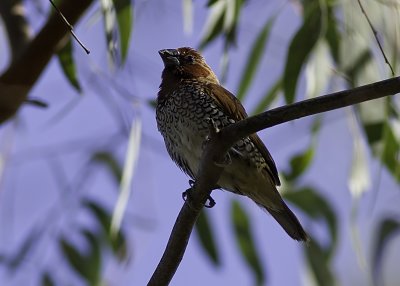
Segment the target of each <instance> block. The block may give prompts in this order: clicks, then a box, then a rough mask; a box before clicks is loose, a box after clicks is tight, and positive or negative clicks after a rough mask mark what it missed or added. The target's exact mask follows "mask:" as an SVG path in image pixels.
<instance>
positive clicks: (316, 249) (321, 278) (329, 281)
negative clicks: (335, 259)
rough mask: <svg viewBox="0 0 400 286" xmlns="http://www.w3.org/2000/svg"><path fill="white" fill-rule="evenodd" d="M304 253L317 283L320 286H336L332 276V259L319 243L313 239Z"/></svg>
mask: <svg viewBox="0 0 400 286" xmlns="http://www.w3.org/2000/svg"><path fill="white" fill-rule="evenodd" d="M303 249H304V252H305V255H306V258H307V261H308V263H309V266H310V269H311V271H312V273H313V274H314V278H315V281H316V283H317V285H319V286H330V285H336V283H335V279H334V276H333V274H332V270H331V266H330V259H329V256H328V255H327V254H326V252H325V251H324V249H323V248H322V247H321V246H320V245H319V243H318V241H316V240H315V239H311V240H310V242H309V244H308V245H307V246H305V247H304V248H303Z"/></svg>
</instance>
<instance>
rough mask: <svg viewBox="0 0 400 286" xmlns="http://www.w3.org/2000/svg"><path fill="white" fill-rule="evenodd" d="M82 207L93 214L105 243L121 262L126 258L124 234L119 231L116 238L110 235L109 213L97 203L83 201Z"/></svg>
mask: <svg viewBox="0 0 400 286" xmlns="http://www.w3.org/2000/svg"><path fill="white" fill-rule="evenodd" d="M83 205H84V206H85V207H86V208H87V209H88V210H89V211H90V212H91V213H92V214H93V216H94V217H95V218H96V220H97V221H98V223H99V224H100V226H101V227H102V231H103V234H104V237H105V238H106V239H107V243H108V244H109V246H110V247H111V249H112V251H113V253H114V254H115V255H116V256H117V258H118V259H119V260H120V261H122V260H124V259H126V258H127V241H126V238H125V234H124V232H123V231H122V230H120V231H119V232H118V234H117V236H116V237H114V236H113V235H111V232H110V227H111V213H110V212H109V211H107V210H106V209H105V208H104V207H103V206H101V205H100V204H98V203H97V202H94V201H91V200H84V201H83Z"/></svg>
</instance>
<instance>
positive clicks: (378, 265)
mask: <svg viewBox="0 0 400 286" xmlns="http://www.w3.org/2000/svg"><path fill="white" fill-rule="evenodd" d="M399 231H400V223H399V222H398V221H396V220H394V219H392V218H386V219H384V220H382V221H381V222H380V223H379V226H378V230H377V231H376V236H375V243H374V246H373V250H372V251H373V252H372V253H373V254H372V266H373V279H374V282H375V285H384V283H383V281H380V280H381V278H380V274H381V269H382V263H383V262H382V260H383V253H384V251H385V249H386V247H387V245H388V243H389V241H390V240H391V239H392V238H393V237H394V236H395V234H396V235H398V234H399V233H400V232H399Z"/></svg>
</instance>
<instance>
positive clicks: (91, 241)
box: [60, 230, 101, 285]
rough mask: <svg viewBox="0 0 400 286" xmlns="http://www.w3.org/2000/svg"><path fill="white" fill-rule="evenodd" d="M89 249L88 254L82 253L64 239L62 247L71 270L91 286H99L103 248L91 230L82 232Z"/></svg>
mask: <svg viewBox="0 0 400 286" xmlns="http://www.w3.org/2000/svg"><path fill="white" fill-rule="evenodd" d="M81 234H82V235H83V237H84V238H85V240H86V242H87V245H88V247H89V249H88V251H86V252H87V253H86V254H83V253H81V252H80V251H79V250H78V249H77V248H76V247H75V246H74V245H73V244H71V243H70V242H68V241H67V240H65V239H64V238H62V239H61V240H60V247H61V250H62V252H63V254H64V256H65V257H66V258H67V261H68V263H69V265H70V266H71V268H73V269H74V270H75V271H76V273H78V274H79V275H81V277H82V278H84V279H85V280H86V281H87V282H88V283H89V285H98V283H99V281H100V274H101V247H100V242H99V239H98V237H97V236H96V235H95V234H93V233H92V232H91V231H89V230H82V231H81Z"/></svg>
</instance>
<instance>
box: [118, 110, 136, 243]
mask: <svg viewBox="0 0 400 286" xmlns="http://www.w3.org/2000/svg"><path fill="white" fill-rule="evenodd" d="M141 137H142V121H141V120H140V118H139V117H137V118H135V119H134V120H133V121H132V128H131V132H130V134H129V141H128V146H127V150H126V156H125V164H124V169H123V172H122V178H121V184H120V191H119V196H118V199H117V203H116V205H115V208H114V212H113V215H112V219H111V235H114V236H116V235H117V234H118V232H119V230H120V228H121V223H122V218H123V217H124V213H125V210H126V206H127V204H128V200H129V197H130V194H131V190H132V178H133V174H134V173H135V169H136V165H137V162H138V159H139V150H140V141H141Z"/></svg>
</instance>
